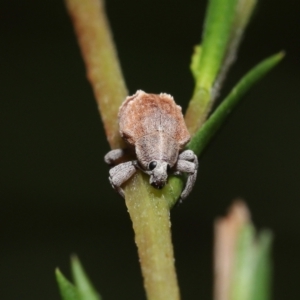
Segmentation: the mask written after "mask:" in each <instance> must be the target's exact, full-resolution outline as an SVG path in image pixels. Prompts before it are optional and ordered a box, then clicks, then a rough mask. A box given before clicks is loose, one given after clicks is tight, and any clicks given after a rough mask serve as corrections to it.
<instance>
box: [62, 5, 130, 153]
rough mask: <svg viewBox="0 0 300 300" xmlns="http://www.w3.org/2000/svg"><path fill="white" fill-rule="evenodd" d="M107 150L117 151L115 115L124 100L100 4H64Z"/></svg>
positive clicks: (107, 28)
mask: <svg viewBox="0 0 300 300" xmlns="http://www.w3.org/2000/svg"><path fill="white" fill-rule="evenodd" d="M65 3H66V6H67V9H68V12H69V14H70V16H71V18H72V21H73V25H74V28H75V32H76V36H77V39H78V43H79V46H80V49H81V53H82V56H83V59H84V62H85V65H86V69H87V77H88V79H89V81H90V83H91V85H92V87H93V90H94V95H95V97H96V101H97V104H98V108H99V112H100V114H101V117H102V121H103V123H104V128H105V131H106V136H107V139H108V142H109V144H110V146H111V148H119V147H120V146H121V145H123V141H122V140H121V137H120V135H119V131H118V122H117V121H116V120H117V114H118V109H119V107H120V105H121V103H122V101H123V100H124V99H125V97H126V96H127V94H128V92H127V88H126V85H125V81H124V79H123V76H122V72H121V68H120V65H119V61H118V58H117V53H116V49H115V46H114V43H113V40H112V37H111V32H110V28H109V25H108V21H107V19H106V15H105V10H104V7H103V3H102V1H101V0H84V1H82V0H65Z"/></svg>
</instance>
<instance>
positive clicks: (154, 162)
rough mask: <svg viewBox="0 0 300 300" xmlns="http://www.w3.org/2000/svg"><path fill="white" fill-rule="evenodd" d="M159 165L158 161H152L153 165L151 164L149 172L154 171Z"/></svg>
mask: <svg viewBox="0 0 300 300" xmlns="http://www.w3.org/2000/svg"><path fill="white" fill-rule="evenodd" d="M156 165H157V162H156V161H151V163H150V164H149V170H151V171H152V170H153V169H154V168H155V167H156Z"/></svg>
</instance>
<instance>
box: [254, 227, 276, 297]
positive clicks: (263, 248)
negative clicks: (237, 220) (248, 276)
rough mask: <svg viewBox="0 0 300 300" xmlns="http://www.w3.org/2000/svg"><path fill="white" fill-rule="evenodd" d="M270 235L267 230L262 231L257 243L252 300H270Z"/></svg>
mask: <svg viewBox="0 0 300 300" xmlns="http://www.w3.org/2000/svg"><path fill="white" fill-rule="evenodd" d="M272 238H273V237H272V233H271V232H270V231H269V230H263V231H262V232H261V233H260V234H259V236H258V241H257V247H258V249H257V262H256V266H257V267H256V271H255V274H254V282H253V287H254V288H253V296H252V300H270V299H271V271H272V270H271V269H272V266H271V258H270V256H271V253H270V252H271V246H272Z"/></svg>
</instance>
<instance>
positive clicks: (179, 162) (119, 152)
mask: <svg viewBox="0 0 300 300" xmlns="http://www.w3.org/2000/svg"><path fill="white" fill-rule="evenodd" d="M118 119H119V131H120V134H121V137H122V138H123V139H124V140H125V142H126V143H127V145H128V149H129V150H130V149H131V150H133V151H134V152H135V155H136V160H133V161H127V162H123V163H120V164H118V165H116V166H114V167H113V168H111V169H110V171H109V181H110V183H111V185H112V187H113V188H114V189H116V190H117V191H118V192H119V194H120V195H121V196H122V197H124V191H123V189H122V188H121V186H122V184H123V183H124V182H126V181H127V180H128V179H129V178H130V177H131V176H133V175H134V173H135V172H136V171H137V170H141V171H142V172H144V173H146V174H148V175H149V176H150V184H151V185H152V186H153V187H155V188H157V189H162V188H163V187H164V186H165V184H166V183H167V179H168V174H169V173H173V174H175V175H180V174H182V173H187V175H188V178H187V182H186V185H185V188H184V189H183V191H182V193H181V196H180V199H179V201H180V202H182V201H183V200H184V199H185V198H186V197H187V196H188V195H189V193H190V192H191V190H192V188H193V186H194V183H195V180H196V177H197V170H198V159H197V156H196V155H195V154H194V152H193V151H191V150H185V151H184V150H183V149H184V146H185V145H186V144H187V143H188V142H189V140H190V134H189V132H188V130H187V128H186V125H185V122H184V119H183V115H182V112H181V107H180V106H178V105H176V103H175V101H174V99H173V97H172V96H170V95H168V94H164V93H162V94H159V95H157V94H147V93H145V92H143V91H141V90H138V91H137V92H136V93H135V94H134V95H133V96H129V97H127V98H126V99H125V101H124V102H123V104H122V105H121V107H120V109H119V114H118ZM126 151H127V150H126V149H115V150H111V151H110V152H108V153H107V154H106V155H105V157H104V160H105V162H106V163H107V164H110V165H115V164H116V163H117V162H118V160H120V159H121V158H122V157H123V156H124V155H125V153H126Z"/></svg>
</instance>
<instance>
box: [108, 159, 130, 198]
mask: <svg viewBox="0 0 300 300" xmlns="http://www.w3.org/2000/svg"><path fill="white" fill-rule="evenodd" d="M135 165H136V161H128V162H125V163H121V164H119V165H117V166H115V167H113V168H112V169H110V170H109V181H110V183H111V185H112V187H113V188H114V189H115V190H116V191H117V192H118V193H119V194H120V195H121V196H122V197H123V198H125V194H124V190H123V189H122V188H121V186H122V184H123V183H124V182H126V181H127V180H128V179H129V178H130V177H131V176H133V174H134V173H135V172H136V167H135Z"/></svg>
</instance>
